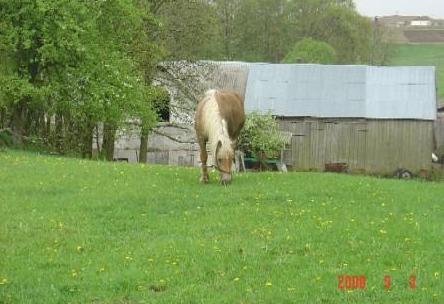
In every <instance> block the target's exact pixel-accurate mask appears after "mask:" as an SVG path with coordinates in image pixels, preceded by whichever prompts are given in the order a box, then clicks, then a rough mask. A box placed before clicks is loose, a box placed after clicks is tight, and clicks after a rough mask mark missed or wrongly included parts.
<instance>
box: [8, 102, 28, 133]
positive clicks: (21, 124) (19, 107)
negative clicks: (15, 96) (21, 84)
mask: <svg viewBox="0 0 444 304" xmlns="http://www.w3.org/2000/svg"><path fill="white" fill-rule="evenodd" d="M25 110H26V109H25V105H24V104H23V103H22V102H19V103H17V104H16V105H14V107H13V110H12V117H11V130H12V132H13V133H14V134H15V135H17V136H19V137H20V138H21V137H22V136H23V133H24V131H25V112H26V111H25Z"/></svg>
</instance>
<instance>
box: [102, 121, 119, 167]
mask: <svg viewBox="0 0 444 304" xmlns="http://www.w3.org/2000/svg"><path fill="white" fill-rule="evenodd" d="M116 129H117V128H116V127H115V126H114V125H113V124H110V123H104V124H103V143H102V153H103V155H104V156H105V159H106V160H108V161H112V160H113V159H114V141H115V140H116Z"/></svg>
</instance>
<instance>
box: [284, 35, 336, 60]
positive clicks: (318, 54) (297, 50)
mask: <svg viewBox="0 0 444 304" xmlns="http://www.w3.org/2000/svg"><path fill="white" fill-rule="evenodd" d="M335 61H336V51H335V49H334V48H333V47H332V46H331V45H329V44H328V43H326V42H322V41H316V40H314V39H312V38H304V39H302V40H301V41H299V42H297V43H296V44H295V46H294V47H293V49H292V50H291V51H290V52H289V53H288V54H287V55H286V56H285V58H284V60H282V62H283V63H298V62H299V63H323V64H326V63H335Z"/></svg>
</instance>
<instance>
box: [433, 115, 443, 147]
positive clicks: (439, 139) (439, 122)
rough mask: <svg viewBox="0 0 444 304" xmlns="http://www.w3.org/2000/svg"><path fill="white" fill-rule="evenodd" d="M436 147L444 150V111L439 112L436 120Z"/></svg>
mask: <svg viewBox="0 0 444 304" xmlns="http://www.w3.org/2000/svg"><path fill="white" fill-rule="evenodd" d="M435 138H436V148H437V149H438V150H441V149H443V150H444V113H442V112H441V113H438V117H437V119H436V121H435Z"/></svg>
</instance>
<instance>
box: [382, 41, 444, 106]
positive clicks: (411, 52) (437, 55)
mask: <svg viewBox="0 0 444 304" xmlns="http://www.w3.org/2000/svg"><path fill="white" fill-rule="evenodd" d="M391 64H393V65H434V66H436V68H437V75H438V95H439V98H440V100H441V103H444V43H442V44H440V43H436V44H401V45H398V46H396V50H395V56H394V57H393V59H392V61H391Z"/></svg>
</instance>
